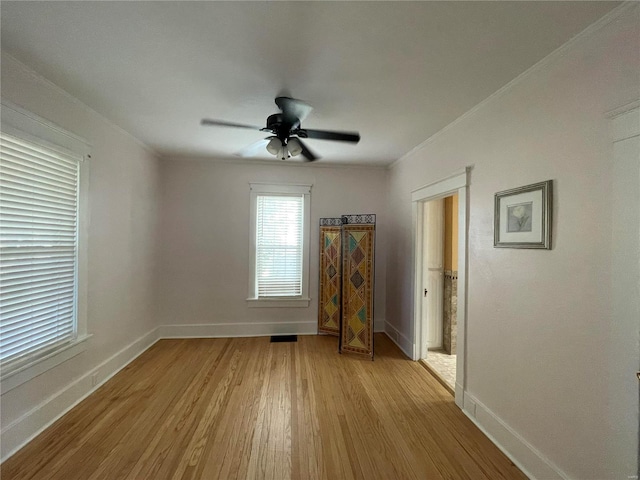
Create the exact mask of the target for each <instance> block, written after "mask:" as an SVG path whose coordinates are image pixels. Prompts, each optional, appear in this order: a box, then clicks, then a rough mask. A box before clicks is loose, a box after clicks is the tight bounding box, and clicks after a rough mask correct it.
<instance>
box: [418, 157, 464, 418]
mask: <svg viewBox="0 0 640 480" xmlns="http://www.w3.org/2000/svg"><path fill="white" fill-rule="evenodd" d="M469 171H470V169H465V170H463V171H460V172H458V173H456V174H454V175H452V176H451V177H448V178H445V179H443V180H440V181H438V182H435V183H433V184H430V185H426V186H424V187H421V188H419V189H417V190H414V191H413V192H412V194H411V200H412V204H413V218H414V222H413V225H414V235H413V238H414V245H413V253H414V255H413V266H414V288H413V293H414V315H413V317H414V342H413V347H414V351H413V359H414V360H416V361H420V360H425V359H426V364H427V366H430V365H431V364H433V366H435V364H436V363H437V364H439V366H440V369H441V370H442V369H446V370H448V372H447V373H448V377H449V379H450V382H449V383H448V385H449V386H450V389H451V390H452V391H453V392H454V395H455V399H456V405H458V406H459V407H460V408H462V405H463V394H464V385H465V382H464V375H465V363H464V361H465V353H466V345H465V325H466V298H467V295H466V294H467V285H466V278H467V276H466V270H467V225H468V221H467V210H468V209H467V185H468V176H469ZM456 201H457V212H456V211H455V210H456V209H455V208H454V206H455V203H454V202H456ZM454 280H455V282H454ZM454 296H455V303H454V302H453V298H452V297H454ZM454 315H455V320H454V319H453V318H452V317H453V316H454ZM454 354H455V356H454ZM433 370H436V369H435V368H433ZM436 373H437V370H436ZM440 376H443V375H440ZM445 381H446V380H445Z"/></svg>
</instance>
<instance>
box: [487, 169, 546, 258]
mask: <svg viewBox="0 0 640 480" xmlns="http://www.w3.org/2000/svg"><path fill="white" fill-rule="evenodd" d="M552 183H553V181H552V180H546V181H544V182H539V183H534V184H531V185H526V186H524V187H518V188H512V189H511V190H505V191H503V192H498V193H496V194H495V201H494V227H493V246H494V247H496V248H542V249H546V250H551V211H552Z"/></svg>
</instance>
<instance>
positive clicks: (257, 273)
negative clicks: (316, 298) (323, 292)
mask: <svg viewBox="0 0 640 480" xmlns="http://www.w3.org/2000/svg"><path fill="white" fill-rule="evenodd" d="M310 191H311V187H310V186H309V185H266V184H258V183H252V184H251V255H250V261H251V268H250V278H249V299H248V300H249V302H250V305H252V306H278V307H282V306H293V307H306V306H308V305H309V293H308V292H309V285H308V283H309V282H308V277H309V211H310V208H309V197H310Z"/></svg>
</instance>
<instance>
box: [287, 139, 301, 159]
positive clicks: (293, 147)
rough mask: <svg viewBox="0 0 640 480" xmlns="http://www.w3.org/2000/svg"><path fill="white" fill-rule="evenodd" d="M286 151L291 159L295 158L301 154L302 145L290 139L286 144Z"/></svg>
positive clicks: (296, 140)
mask: <svg viewBox="0 0 640 480" xmlns="http://www.w3.org/2000/svg"><path fill="white" fill-rule="evenodd" d="M287 149H288V150H289V155H291V156H292V157H296V156H298V155H300V154H301V153H302V145H301V144H300V141H299V140H298V139H297V138H290V139H289V141H288V142H287Z"/></svg>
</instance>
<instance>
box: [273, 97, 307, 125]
mask: <svg viewBox="0 0 640 480" xmlns="http://www.w3.org/2000/svg"><path fill="white" fill-rule="evenodd" d="M276 105H278V108H279V109H280V110H282V114H283V115H284V118H285V120H287V121H290V122H291V123H294V121H295V119H296V118H297V119H298V120H300V122H302V121H303V120H304V119H305V118H307V115H309V114H310V113H311V110H313V107H312V106H311V105H309V104H308V103H305V102H303V101H302V100H297V99H295V98H290V97H277V98H276Z"/></svg>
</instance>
